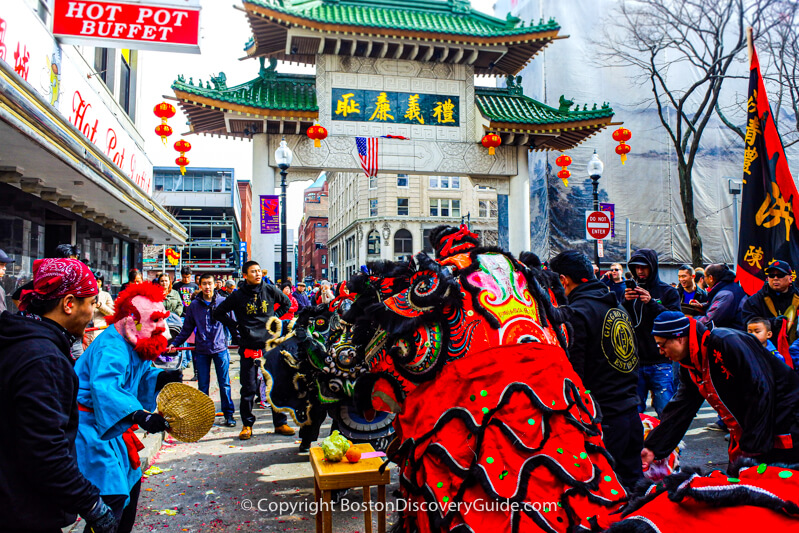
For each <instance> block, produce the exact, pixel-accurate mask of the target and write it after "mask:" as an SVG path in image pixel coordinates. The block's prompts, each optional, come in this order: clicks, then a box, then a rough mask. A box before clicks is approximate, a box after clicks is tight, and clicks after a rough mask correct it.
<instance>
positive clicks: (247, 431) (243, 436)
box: [239, 426, 252, 440]
mask: <svg viewBox="0 0 799 533" xmlns="http://www.w3.org/2000/svg"><path fill="white" fill-rule="evenodd" d="M251 438H252V428H251V427H250V426H244V427H243V428H241V433H239V440H250V439H251Z"/></svg>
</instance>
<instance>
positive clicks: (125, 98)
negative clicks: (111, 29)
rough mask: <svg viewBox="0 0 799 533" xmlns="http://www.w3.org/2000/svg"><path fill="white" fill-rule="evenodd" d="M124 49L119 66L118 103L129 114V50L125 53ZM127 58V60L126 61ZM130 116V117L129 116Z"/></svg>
mask: <svg viewBox="0 0 799 533" xmlns="http://www.w3.org/2000/svg"><path fill="white" fill-rule="evenodd" d="M124 52H125V50H123V53H122V62H121V65H120V66H121V68H120V77H119V105H120V106H122V109H124V110H125V113H127V114H128V116H130V114H131V107H130V103H131V101H130V92H131V86H130V84H131V77H130V63H129V61H130V51H129V50H128V51H127V52H128V54H127V55H126V54H125V53H124ZM126 59H127V61H126ZM131 118H132V117H131Z"/></svg>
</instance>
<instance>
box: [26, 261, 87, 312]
mask: <svg viewBox="0 0 799 533" xmlns="http://www.w3.org/2000/svg"><path fill="white" fill-rule="evenodd" d="M99 292H100V290H99V289H98V288H97V280H96V279H94V274H92V271H91V270H90V269H89V267H88V266H86V265H85V264H83V263H81V262H80V261H78V260H77V259H37V260H36V261H34V262H33V290H25V291H22V297H21V298H20V302H19V309H20V311H24V310H25V309H26V308H27V307H28V304H29V303H30V302H31V301H32V300H57V299H59V298H63V297H64V296H66V295H67V294H73V295H75V296H76V297H78V298H86V297H88V296H97V294H98V293H99Z"/></svg>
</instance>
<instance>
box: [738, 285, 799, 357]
mask: <svg viewBox="0 0 799 533" xmlns="http://www.w3.org/2000/svg"><path fill="white" fill-rule="evenodd" d="M767 297H768V299H769V300H771V302H772V304H773V305H774V310H775V311H776V312H777V313H776V314H774V313H772V312H771V309H769V306H768V304H767V303H766V298H767ZM796 303H799V290H797V289H796V286H795V285H791V286H790V287H789V288H788V291H787V292H784V293H782V294H778V293H777V292H775V291H774V289H772V288H771V287H769V286H768V282H766V283H764V284H763V287H762V288H761V289H760V290H759V291H757V292H756V293H754V294H753V295H752V296H750V297H749V299H748V300H746V302H745V303H744V304H743V307H742V309H741V313H742V315H743V323H744V324H746V323H747V322H749V321H750V320H752V319H753V318H755V317H760V318H767V319H768V320H769V322H771V331H772V333H773V336H774V338H776V337H777V334H778V333H779V330H780V328H781V327H782V321H779V320H777V317H778V316H782V315H784V314H785V312H786V311H787V310H788V308H789V307H790V306H791V305H794V306H795V307H799V305H796ZM796 323H797V320H796V319H794V327H793V328H792V331H789V332H788V339H789V340H790V341H791V342H793V341H794V340H795V339H796Z"/></svg>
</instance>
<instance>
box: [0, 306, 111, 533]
mask: <svg viewBox="0 0 799 533" xmlns="http://www.w3.org/2000/svg"><path fill="white" fill-rule="evenodd" d="M71 344H72V338H71V337H70V336H69V335H68V333H67V332H66V331H65V330H64V329H63V328H61V326H59V325H58V324H56V323H55V322H52V321H50V320H48V319H39V320H37V319H34V318H29V317H26V316H21V315H12V314H11V313H8V312H5V313H3V314H2V315H0V405H3V406H4V408H5V412H4V413H3V416H0V519H1V520H2V523H0V530H3V531H6V530H10V531H41V530H47V529H50V530H52V529H57V528H62V527H65V526H68V525H69V524H71V523H73V522H74V521H75V518H76V514H85V513H87V512H89V511H90V510H91V509H92V507H93V506H94V505H95V503H97V499H98V498H99V496H100V491H99V490H98V489H97V487H95V486H94V485H92V484H91V483H90V482H89V480H87V479H86V478H85V477H83V474H81V472H80V470H79V469H78V463H77V459H76V454H75V437H76V436H77V433H78V402H77V395H78V376H77V375H75V371H74V369H73V361H72V358H71V357H70V355H69V348H70V345H71Z"/></svg>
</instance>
